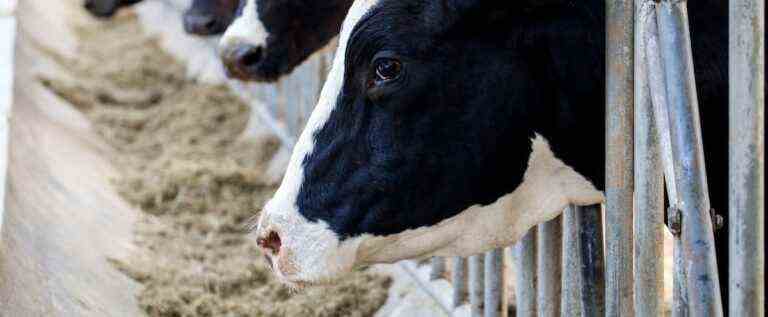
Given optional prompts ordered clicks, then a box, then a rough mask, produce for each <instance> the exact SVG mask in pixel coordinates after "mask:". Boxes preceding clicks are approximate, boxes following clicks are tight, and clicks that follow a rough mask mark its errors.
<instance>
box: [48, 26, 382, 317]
mask: <svg viewBox="0 0 768 317" xmlns="http://www.w3.org/2000/svg"><path fill="white" fill-rule="evenodd" d="M77 30H78V33H77V34H78V35H79V37H80V41H81V46H80V47H79V51H78V58H77V59H76V60H70V59H67V58H64V57H61V56H55V55H54V56H53V57H54V58H56V59H58V61H59V62H60V64H61V66H62V68H64V69H65V70H66V73H67V74H69V75H71V78H41V82H42V83H43V84H44V85H45V86H46V87H48V88H49V89H50V90H51V91H53V92H54V93H56V94H57V95H58V96H60V97H62V98H64V99H66V100H67V101H69V102H70V103H71V104H72V105H74V106H75V107H77V108H78V109H79V110H80V111H82V112H83V113H84V114H85V115H86V116H87V117H88V118H89V119H90V120H91V122H92V126H93V129H94V130H95V131H96V132H97V133H98V134H99V135H100V136H101V137H103V139H104V140H105V141H106V142H107V143H108V144H109V145H110V146H111V147H113V148H114V150H115V156H114V161H115V164H116V165H117V166H118V167H119V168H120V169H121V172H122V176H121V177H120V178H119V179H115V180H114V185H115V186H116V189H117V190H118V192H119V193H120V194H121V195H122V196H123V197H124V198H125V199H126V200H128V201H129V202H131V203H132V204H134V205H135V206H138V207H140V209H141V210H142V211H144V215H143V217H142V220H141V221H140V223H138V224H137V225H136V243H137V245H138V250H137V252H136V253H135V254H134V255H133V256H132V257H131V258H129V259H120V260H115V259H113V260H111V261H112V262H113V264H114V265H115V266H116V267H117V268H119V269H120V270H121V271H123V272H125V273H126V274H128V275H129V276H131V277H132V278H134V279H135V280H137V281H138V282H140V283H142V284H143V285H144V287H143V289H142V291H141V293H140V294H138V295H137V296H138V299H139V304H140V305H141V308H142V309H143V310H144V311H145V312H146V313H147V314H148V315H150V316H224V315H226V316H369V315H373V314H374V313H375V312H376V311H377V310H378V308H379V307H381V305H383V303H384V302H385V301H386V297H387V289H388V288H389V284H390V280H389V279H388V278H386V277H382V276H378V275H373V274H369V273H364V272H361V273H356V274H353V275H351V276H349V277H347V278H346V279H344V280H342V281H340V282H339V283H338V284H335V285H332V286H327V287H316V288H309V289H306V290H304V291H302V292H300V293H293V292H291V291H290V290H289V289H287V288H285V287H283V286H282V285H280V284H278V283H277V282H276V281H274V280H273V279H272V274H271V272H270V271H269V268H268V266H267V264H266V263H265V262H264V260H263V256H262V255H261V253H260V251H259V250H258V248H257V247H256V246H255V244H254V242H253V241H252V239H249V237H248V236H247V235H246V232H245V230H244V227H245V224H246V223H247V222H248V220H249V219H251V218H252V217H254V216H255V215H256V213H257V211H258V210H260V209H261V207H262V205H263V204H264V202H265V199H267V197H270V196H271V195H272V193H273V192H274V190H275V188H274V187H273V186H272V185H270V184H268V183H267V181H266V177H265V175H264V171H265V168H266V164H267V163H268V162H269V160H270V159H271V158H272V156H273V154H274V153H275V151H276V150H277V148H278V145H279V143H278V141H277V140H276V139H274V138H269V137H264V138H261V139H257V140H248V141H244V140H239V138H238V136H239V135H240V133H241V132H242V130H243V129H244V128H245V124H246V121H247V119H248V108H247V107H246V106H245V105H244V104H242V103H241V102H240V101H239V100H238V99H237V98H236V97H235V96H234V95H232V94H231V93H230V92H229V91H228V89H226V88H225V87H219V86H209V85H201V84H198V83H195V82H193V81H190V80H187V79H185V78H184V68H183V67H182V66H181V65H179V64H178V63H177V62H176V61H174V60H173V58H171V57H170V56H168V55H167V54H165V53H164V52H162V50H161V49H160V48H159V47H158V45H157V43H156V42H155V40H154V39H152V38H149V37H147V36H145V35H143V33H142V30H141V28H140V27H139V25H138V23H137V21H136V18H135V17H134V16H133V15H130V14H126V15H120V16H118V17H116V18H115V19H113V20H112V21H109V22H96V21H90V22H88V23H87V24H85V25H80V26H77Z"/></svg>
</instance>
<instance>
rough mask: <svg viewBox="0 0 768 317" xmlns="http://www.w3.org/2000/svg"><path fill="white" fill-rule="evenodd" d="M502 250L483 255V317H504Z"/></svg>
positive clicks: (505, 313) (504, 297) (505, 309)
mask: <svg viewBox="0 0 768 317" xmlns="http://www.w3.org/2000/svg"><path fill="white" fill-rule="evenodd" d="M505 280H506V279H505V278H504V249H494V250H493V251H490V252H488V253H486V254H485V305H484V308H485V317H506V316H507V301H506V296H504V295H505V294H504V293H505V292H504V289H505V286H506V283H505Z"/></svg>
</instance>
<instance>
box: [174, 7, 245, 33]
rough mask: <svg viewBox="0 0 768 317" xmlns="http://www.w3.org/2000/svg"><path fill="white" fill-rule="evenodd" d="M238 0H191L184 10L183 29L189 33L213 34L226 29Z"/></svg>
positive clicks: (235, 9) (233, 14)
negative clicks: (187, 7) (190, 3)
mask: <svg viewBox="0 0 768 317" xmlns="http://www.w3.org/2000/svg"><path fill="white" fill-rule="evenodd" d="M238 4H239V0H193V1H192V5H191V6H190V7H189V9H187V11H185V12H184V17H183V21H184V30H185V31H187V33H190V34H197V35H215V34H221V33H222V32H224V30H226V29H227V26H229V24H230V23H232V19H234V17H235V11H237V8H238Z"/></svg>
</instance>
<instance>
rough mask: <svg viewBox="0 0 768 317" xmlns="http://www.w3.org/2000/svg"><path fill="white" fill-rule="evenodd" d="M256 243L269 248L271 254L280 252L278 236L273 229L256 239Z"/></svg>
mask: <svg viewBox="0 0 768 317" xmlns="http://www.w3.org/2000/svg"><path fill="white" fill-rule="evenodd" d="M256 244H258V245H259V246H260V247H262V248H264V249H267V250H270V251H271V252H272V254H275V255H276V254H278V253H280V246H281V243H280V236H279V235H278V234H277V232H275V231H270V232H269V233H267V235H266V236H264V237H261V238H259V239H257V240H256Z"/></svg>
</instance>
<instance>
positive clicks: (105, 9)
mask: <svg viewBox="0 0 768 317" xmlns="http://www.w3.org/2000/svg"><path fill="white" fill-rule="evenodd" d="M141 1H142V0H85V2H83V7H85V9H86V10H88V12H90V13H91V14H92V15H93V16H95V17H98V18H109V17H111V16H113V15H114V14H115V12H117V10H118V9H120V8H122V7H127V6H130V5H133V4H136V3H139V2H141Z"/></svg>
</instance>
